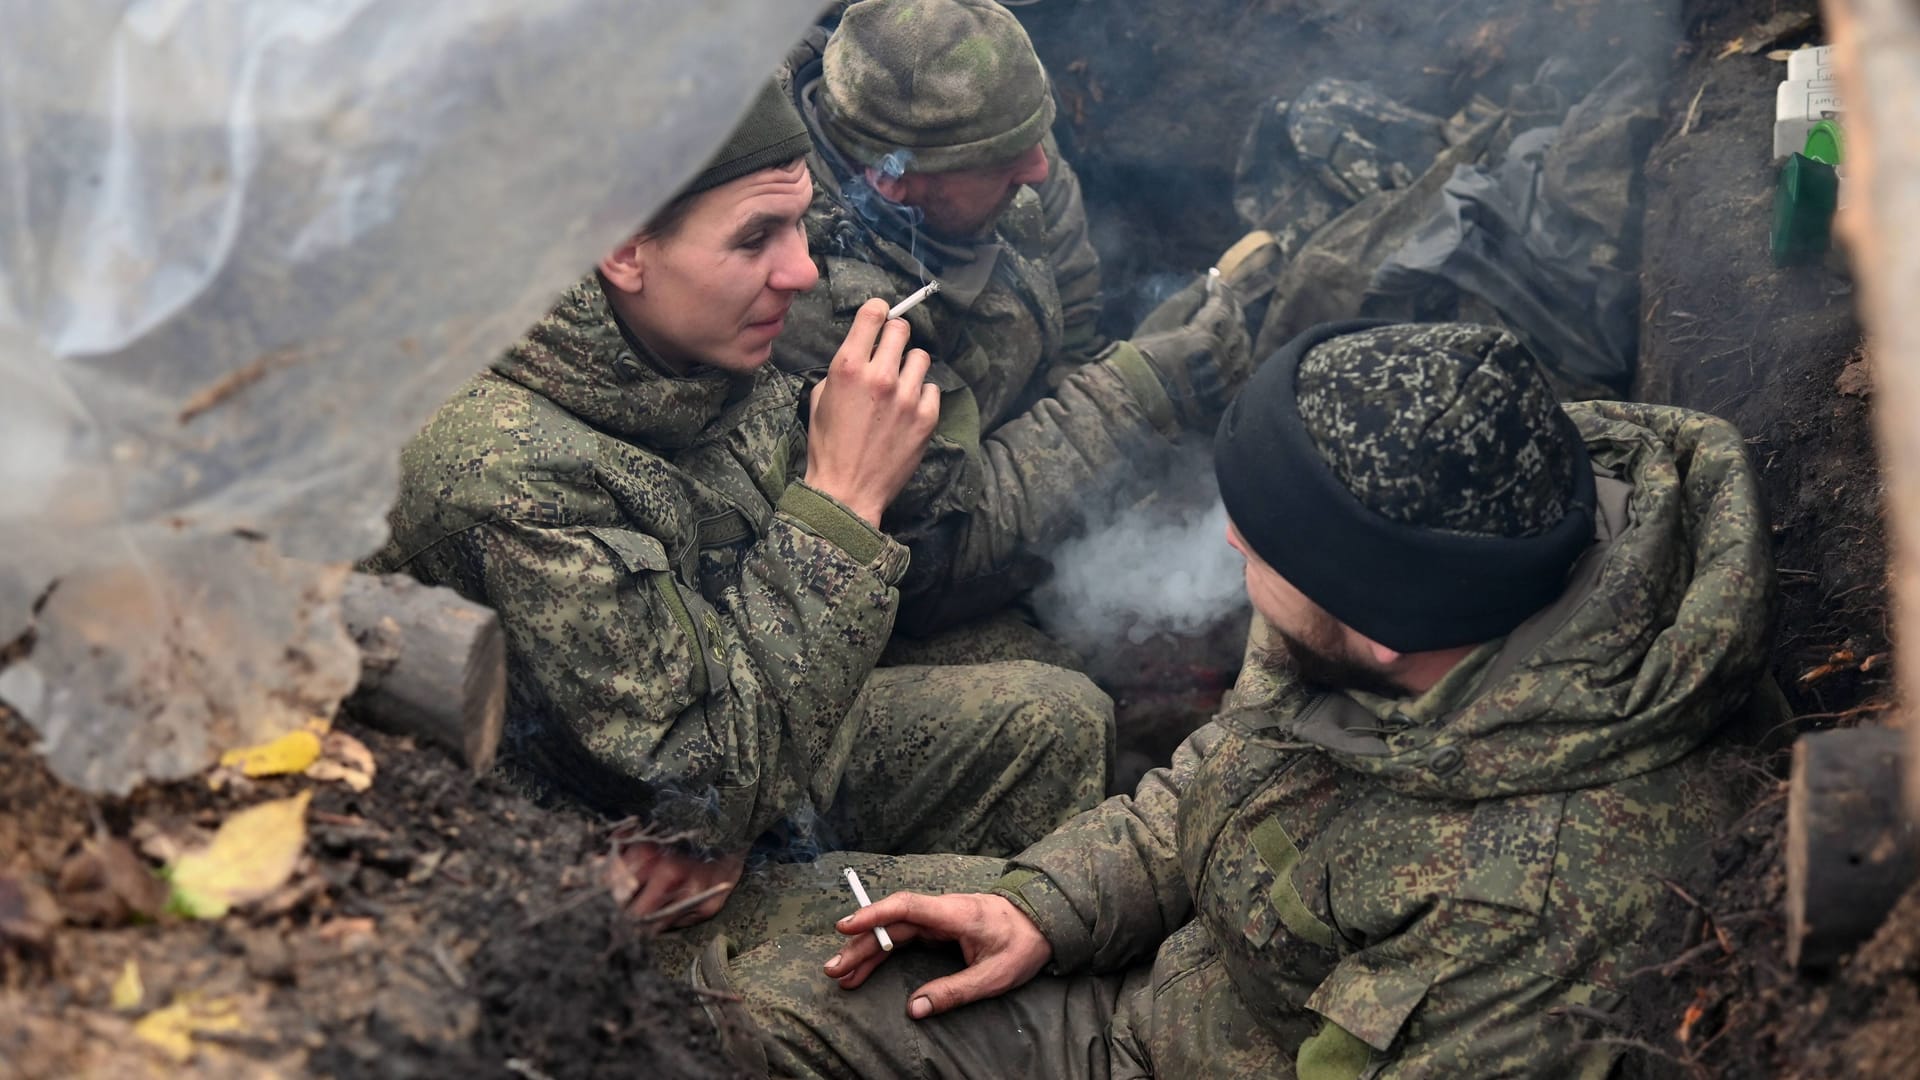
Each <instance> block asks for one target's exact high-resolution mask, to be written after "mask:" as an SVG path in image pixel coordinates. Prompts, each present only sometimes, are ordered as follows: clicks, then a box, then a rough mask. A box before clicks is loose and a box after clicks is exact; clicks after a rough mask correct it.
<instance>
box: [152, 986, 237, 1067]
mask: <svg viewBox="0 0 1920 1080" xmlns="http://www.w3.org/2000/svg"><path fill="white" fill-rule="evenodd" d="M242 1027H243V1024H242V1022H241V1019H240V1012H239V1010H238V1009H237V1008H235V1006H234V1003H233V1001H232V1000H231V999H228V998H209V999H202V998H201V997H200V996H199V995H198V994H194V993H191V992H189V993H185V994H181V995H180V996H179V997H177V998H175V999H174V1001H173V1004H171V1005H169V1006H167V1007H166V1008H164V1009H155V1010H154V1011H152V1012H150V1013H148V1014H147V1015H145V1016H143V1017H141V1018H140V1022H139V1023H137V1024H135V1025H134V1026H133V1033H134V1034H135V1035H137V1036H139V1037H140V1038H141V1039H143V1040H145V1041H147V1042H149V1043H151V1044H153V1045H154V1046H156V1047H158V1048H160V1049H161V1050H162V1051H165V1053H166V1055H167V1056H168V1057H170V1058H172V1059H173V1060H174V1061H175V1062H177V1063H179V1064H182V1065H184V1064H186V1063H187V1061H188V1060H189V1059H190V1058H192V1057H193V1037H194V1036H196V1035H203V1034H209V1033H222V1032H232V1031H239V1030H241V1029H242Z"/></svg>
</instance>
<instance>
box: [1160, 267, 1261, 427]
mask: <svg viewBox="0 0 1920 1080" xmlns="http://www.w3.org/2000/svg"><path fill="white" fill-rule="evenodd" d="M1133 347H1134V348H1135V349H1138V350H1139V351H1140V355H1141V356H1142V357H1143V358H1145V359H1146V361H1147V364H1148V366H1150V367H1152V368H1153V370H1154V374H1156V375H1158V376H1159V377H1160V383H1161V385H1163V386H1165V387H1166V390H1167V396H1168V397H1169V398H1171V399H1172V400H1173V407H1174V411H1175V412H1176V413H1177V414H1178V415H1179V418H1180V422H1181V423H1182V424H1184V425H1186V426H1188V427H1190V428H1197V429H1201V430H1205V429H1208V428H1210V427H1211V426H1212V425H1213V423H1214V422H1215V421H1217V420H1218V419H1219V418H1220V414H1221V413H1222V412H1224V411H1226V408H1227V403H1228V402H1230V401H1232V400H1233V396H1234V395H1235V394H1237V393H1239V392H1240V387H1241V386H1243V385H1244V384H1245V383H1246V381H1247V377H1248V376H1250V375H1252V374H1253V340H1252V338H1251V337H1249V336H1248V334H1247V321H1246V316H1245V314H1244V313H1243V312H1242V311H1241V310H1240V301H1239V299H1238V298H1237V297H1235V296H1234V293H1233V290H1232V289H1230V288H1228V287H1227V286H1226V285H1224V284H1222V283H1221V282H1220V279H1219V278H1216V277H1213V276H1212V275H1208V274H1202V275H1201V276H1200V279H1199V280H1198V281H1196V282H1194V283H1193V284H1192V285H1189V286H1187V287H1186V288H1185V289H1182V290H1181V291H1180V292H1179V293H1176V294H1175V295H1174V296H1173V297H1172V298H1171V299H1169V300H1167V301H1166V302H1165V303H1163V304H1161V305H1160V307H1159V308H1157V309H1156V310H1155V311H1154V312H1153V314H1151V315H1148V316H1147V317H1146V318H1145V319H1144V320H1142V321H1141V323H1140V328H1139V330H1138V331H1136V332H1135V334H1134V337H1133Z"/></svg>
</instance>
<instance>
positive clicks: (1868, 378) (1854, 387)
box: [1833, 360, 1873, 397]
mask: <svg viewBox="0 0 1920 1080" xmlns="http://www.w3.org/2000/svg"><path fill="white" fill-rule="evenodd" d="M1833 388H1834V389H1835V390H1837V391H1839V392H1840V393H1842V394H1846V395H1848V396H1850V397H1866V396H1868V395H1870V394H1872V393H1873V368H1872V367H1871V366H1869V364H1868V362H1867V361H1865V360H1855V361H1854V362H1853V363H1851V364H1848V365H1847V366H1846V367H1844V368H1842V369H1840V377H1839V378H1837V379H1835V380H1834V381H1833Z"/></svg>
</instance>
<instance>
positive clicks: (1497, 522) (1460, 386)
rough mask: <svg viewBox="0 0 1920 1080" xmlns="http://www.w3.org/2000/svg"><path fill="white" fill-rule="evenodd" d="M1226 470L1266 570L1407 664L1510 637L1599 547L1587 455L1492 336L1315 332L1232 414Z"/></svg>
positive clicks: (1224, 479)
mask: <svg viewBox="0 0 1920 1080" xmlns="http://www.w3.org/2000/svg"><path fill="white" fill-rule="evenodd" d="M1215 470H1216V472H1217V473H1218V474H1219V477H1220V488H1221V495H1222V498H1224V499H1225V500H1226V504H1227V513H1228V515H1229V516H1230V517H1231V518H1232V519H1233V521H1234V524H1235V525H1236V527H1237V528H1239V530H1240V533H1241V535H1242V536H1244V537H1245V538H1246V540H1247V542H1248V544H1249V545H1250V546H1252V548H1253V549H1254V551H1256V552H1257V553H1258V554H1259V555H1260V557H1261V558H1262V559H1264V560H1266V562H1267V563H1268V564H1269V565H1271V566H1272V567H1273V568H1274V570H1275V571H1277V572H1278V573H1279V574H1280V576H1281V577H1283V578H1286V579H1287V581H1288V582H1289V583H1291V584H1292V585H1293V586H1294V587H1295V588H1297V589H1299V590H1300V591H1301V592H1302V593H1303V594H1304V595H1306V596H1307V597H1308V598H1309V599H1311V600H1313V601H1314V602H1315V603H1317V604H1319V605H1320V606H1321V607H1323V608H1325V609H1326V610H1327V611H1328V612H1330V613H1332V614H1333V615H1334V617H1335V618H1338V619H1339V620H1340V621H1341V622H1344V623H1346V624H1347V625H1348V626H1351V627H1353V628H1354V629H1356V630H1358V631H1360V632H1361V633H1363V634H1365V635H1367V636H1368V637H1370V638H1372V639H1374V640H1375V641H1378V642H1380V643H1381V644H1383V645H1386V646H1388V647H1389V648H1393V649H1397V650H1399V651H1401V652H1420V651H1425V650H1428V649H1439V648H1449V647H1452V646H1456V645H1466V644H1473V643H1477V642H1481V641H1487V640H1491V639H1493V638H1497V637H1500V636H1502V635H1504V634H1506V633H1508V632H1509V631H1511V630H1512V629H1513V628H1514V627H1515V626H1518V625H1519V624H1520V623H1521V622H1523V621H1525V619H1526V618H1527V616H1529V615H1531V614H1533V613H1534V612H1535V611H1538V610H1539V609H1540V608H1542V607H1545V606H1546V605H1547V604H1549V603H1551V602H1552V601H1553V600H1554V599H1555V598H1556V597H1558V596H1559V594H1560V591H1561V589H1562V588H1563V587H1564V585H1565V581H1566V574H1567V571H1568V569H1569V568H1570V567H1571V566H1572V565H1573V562H1574V560H1575V559H1576V558H1577V557H1578V556H1579V554H1580V552H1581V551H1582V550H1584V549H1585V548H1586V547H1587V545H1588V544H1590V543H1591V542H1592V540H1593V474H1592V468H1591V466H1590V464H1589V463H1588V460H1587V453H1586V447H1585V445H1584V443H1583V442H1582V441H1581V439H1580V436H1579V433H1578V431H1577V430H1576V429H1575V428H1574V426H1573V422H1572V421H1571V420H1569V419H1568V418H1567V415H1566V413H1565V412H1564V411H1562V410H1561V408H1560V405H1559V403H1558V401H1556V400H1555V397H1554V394H1553V389H1552V387H1551V386H1550V385H1549V384H1548V382H1547V380H1546V377H1545V375H1544V374H1543V373H1542V372H1541V371H1540V368H1539V365H1538V364H1537V363H1536V362H1535V361H1534V359H1533V357H1532V356H1531V355H1530V354H1529V353H1528V352H1527V350H1526V349H1525V347H1524V346H1522V345H1521V344H1520V342H1519V341H1518V340H1516V339H1515V338H1514V337H1513V336H1512V335H1511V334H1508V333H1507V332H1505V331H1503V330H1499V329H1495V328H1492V327H1484V326H1468V325H1462V324H1441V325H1394V324H1389V323H1381V322H1365V321H1363V322H1352V323H1338V324H1332V325H1329V326H1322V327H1316V328H1315V329H1313V330H1310V331H1308V332H1307V333H1306V334H1304V335H1302V336H1301V337H1299V338H1297V339H1295V340H1294V341H1293V342H1292V343H1290V344H1289V345H1287V346H1286V347H1285V348H1283V349H1281V350H1280V352H1278V353H1276V354H1275V356H1274V357H1273V358H1272V359H1271V360H1268V361H1267V362H1266V363H1265V364H1263V365H1262V366H1261V368H1260V370H1259V371H1258V372H1256V373H1255V375H1254V377H1253V379H1252V380H1250V381H1249V382H1248V384H1247V386H1246V389H1244V390H1243V391H1241V394H1240V397H1239V398H1238V399H1236V400H1235V402H1234V404H1233V405H1232V407H1230V408H1229V409H1228V411H1227V414H1226V416H1225V417H1224V418H1223V419H1222V421H1221V425H1220V432H1219V436H1218V438H1217V440H1216V444H1215Z"/></svg>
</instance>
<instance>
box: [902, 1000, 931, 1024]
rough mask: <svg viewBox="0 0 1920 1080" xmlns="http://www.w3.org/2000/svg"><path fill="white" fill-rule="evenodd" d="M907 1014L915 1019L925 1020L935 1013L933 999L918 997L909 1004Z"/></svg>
mask: <svg viewBox="0 0 1920 1080" xmlns="http://www.w3.org/2000/svg"><path fill="white" fill-rule="evenodd" d="M907 1015H908V1016H911V1017H913V1018H914V1019H915V1020H925V1019H926V1018H927V1017H929V1016H932V1015H933V999H932V998H924V997H917V998H914V999H913V1001H912V1002H911V1003H910V1004H908V1006H907Z"/></svg>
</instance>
